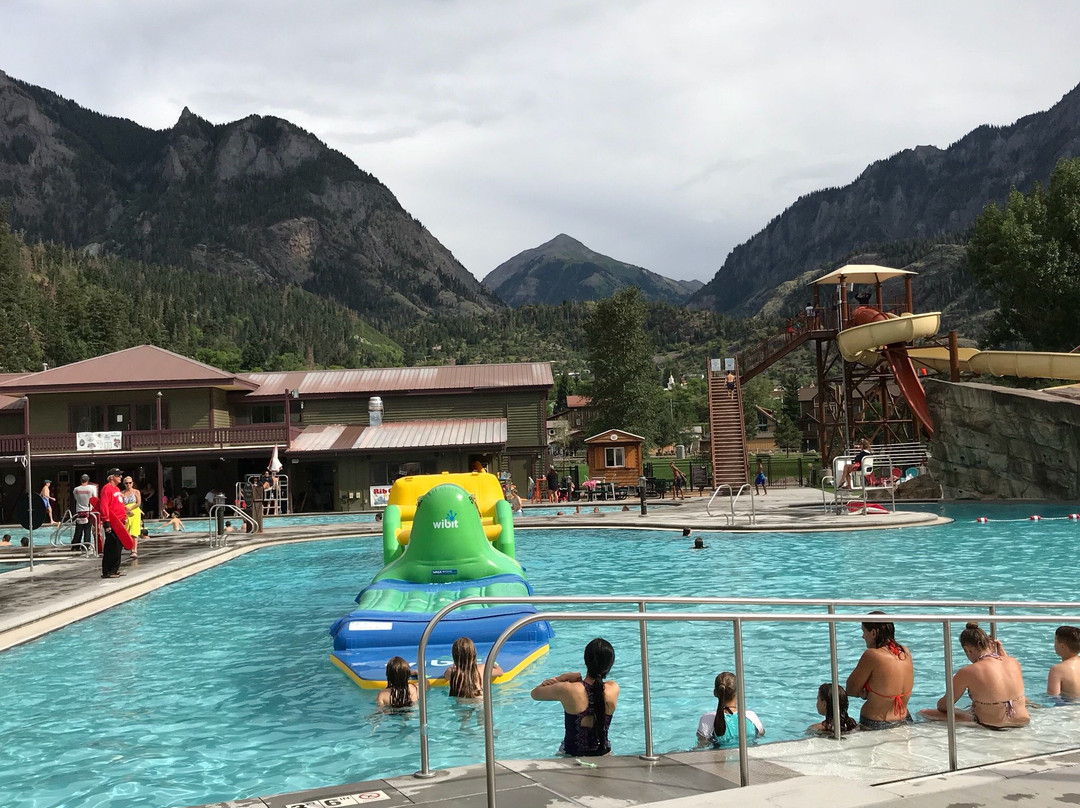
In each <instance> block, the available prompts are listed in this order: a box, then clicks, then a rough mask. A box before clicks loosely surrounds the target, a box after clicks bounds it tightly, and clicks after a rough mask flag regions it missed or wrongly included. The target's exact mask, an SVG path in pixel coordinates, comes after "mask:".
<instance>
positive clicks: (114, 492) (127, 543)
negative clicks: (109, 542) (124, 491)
mask: <svg viewBox="0 0 1080 808" xmlns="http://www.w3.org/2000/svg"><path fill="white" fill-rule="evenodd" d="M99 507H100V509H101V521H102V523H103V524H107V525H108V526H109V527H110V528H112V532H113V533H115V534H116V538H118V539H120V543H121V544H122V545H124V547H126V548H127V549H128V550H130V549H132V548H133V547H134V546H135V542H133V541H132V540H131V534H130V533H128V532H127V508H126V507H125V506H124V500H123V499H122V498H121V496H120V489H119V488H117V487H116V486H115V485H113V484H112V483H105V485H103V486H102V487H101V497H100V502H99Z"/></svg>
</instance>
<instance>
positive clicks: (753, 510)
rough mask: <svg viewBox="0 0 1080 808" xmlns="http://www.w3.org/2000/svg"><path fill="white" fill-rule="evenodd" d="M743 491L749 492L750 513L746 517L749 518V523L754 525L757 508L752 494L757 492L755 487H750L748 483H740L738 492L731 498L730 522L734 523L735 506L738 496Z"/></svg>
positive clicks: (737, 502)
mask: <svg viewBox="0 0 1080 808" xmlns="http://www.w3.org/2000/svg"><path fill="white" fill-rule="evenodd" d="M743 491H749V492H750V513H749V514H748V515H747V519H748V520H749V522H750V524H752V525H756V524H757V509H756V508H755V507H754V496H755V494H756V493H757V488H753V487H751V485H750V483H743V484H742V485H740V486H739V490H738V492H737V493H736V494H735V497H734V498H733V499H732V500H731V524H732V525H734V524H735V506H736V505H738V504H739V497H741V496H742V493H743Z"/></svg>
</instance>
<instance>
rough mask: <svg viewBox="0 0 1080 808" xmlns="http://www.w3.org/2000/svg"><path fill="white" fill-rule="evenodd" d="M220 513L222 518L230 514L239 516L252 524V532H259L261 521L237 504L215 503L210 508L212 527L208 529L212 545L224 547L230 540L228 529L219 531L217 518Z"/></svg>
mask: <svg viewBox="0 0 1080 808" xmlns="http://www.w3.org/2000/svg"><path fill="white" fill-rule="evenodd" d="M219 514H220V515H221V516H222V518H224V517H225V516H228V515H232V516H239V517H240V518H241V519H243V520H244V522H245V523H247V524H249V525H251V532H252V533H255V532H257V531H258V529H259V523H258V522H256V521H255V520H254V519H252V518H251V517H250V516H248V515H247V514H246V513H244V511H243V510H242V509H240V508H238V507H236V506H235V505H213V506H211V508H210V529H209V530H208V531H207V534H208V538H209V540H210V546H211V547H224V546H225V545H226V544H227V543H228V541H229V533H228V532H227V531H222V532H220V533H219V532H218V531H217V518H218V515H219Z"/></svg>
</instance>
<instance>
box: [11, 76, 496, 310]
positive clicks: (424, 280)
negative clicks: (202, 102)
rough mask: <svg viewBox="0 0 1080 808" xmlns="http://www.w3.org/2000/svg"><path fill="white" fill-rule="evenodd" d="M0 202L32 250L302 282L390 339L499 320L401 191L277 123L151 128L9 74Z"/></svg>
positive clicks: (189, 121)
mask: <svg viewBox="0 0 1080 808" xmlns="http://www.w3.org/2000/svg"><path fill="white" fill-rule="evenodd" d="M0 200H3V201H6V202H7V203H8V204H9V205H10V221H11V224H12V226H13V227H14V228H16V229H20V230H24V231H25V232H26V233H27V235H28V236H30V237H31V238H34V239H43V240H49V241H56V242H60V243H63V244H67V245H71V246H75V247H82V248H85V249H87V250H88V251H89V252H91V253H92V254H98V253H114V254H117V255H120V256H124V257H128V258H133V259H137V260H141V261H148V262H155V263H158V264H165V265H173V266H177V267H181V268H185V269H205V270H209V271H211V272H214V273H225V274H235V275H241V276H246V277H248V278H254V279H258V280H260V281H262V282H270V283H274V284H279V285H290V284H291V285H296V286H300V287H303V288H304V289H307V290H309V291H312V292H315V293H318V294H322V295H325V296H327V297H329V298H332V299H334V300H336V301H337V302H340V303H343V304H345V305H347V306H349V307H351V308H352V309H354V310H355V311H357V312H360V313H361V314H363V315H365V316H366V317H368V318H369V319H372V320H373V321H374V322H376V323H378V324H380V325H381V326H383V327H386V326H388V325H391V326H392V325H400V324H404V323H409V322H412V321H414V320H415V319H416V318H417V317H418V316H419V317H423V316H425V315H427V314H430V313H434V312H438V313H442V314H446V313H454V314H458V315H460V316H472V315H476V314H481V313H484V312H490V311H493V310H495V309H498V308H501V307H502V303H501V302H500V301H498V299H497V298H495V297H494V296H493V295H491V294H490V293H489V292H487V291H486V290H485V289H484V288H483V287H481V286H480V284H479V283H478V282H477V280H476V279H475V278H474V277H473V276H472V275H471V274H470V273H469V272H468V271H467V270H466V269H465V268H464V267H463V266H462V265H461V264H460V263H459V262H458V261H457V259H455V258H454V256H453V255H452V254H451V253H450V252H449V250H447V249H446V248H445V247H444V246H443V245H442V244H440V243H439V242H438V240H437V239H436V238H435V237H434V236H433V235H432V234H431V233H429V232H428V230H427V229H426V228H424V227H423V225H421V224H420V222H418V221H417V220H416V219H414V218H413V217H412V216H410V215H409V213H408V212H407V211H406V210H405V209H404V208H402V206H401V205H400V203H399V202H398V200H397V199H396V198H395V197H394V195H393V194H392V193H391V192H390V190H389V189H388V188H387V187H386V186H385V185H383V184H382V183H380V182H379V181H378V180H377V179H375V177H373V176H371V175H370V174H368V173H366V172H364V171H362V170H361V169H360V168H358V167H357V166H356V165H355V164H354V163H353V162H352V161H350V160H349V159H348V158H347V157H345V156H344V155H343V154H341V153H340V152H337V151H334V150H333V149H330V148H328V147H327V146H326V145H325V144H324V143H322V142H321V141H319V140H318V139H317V138H316V137H314V136H313V135H311V134H310V133H308V132H306V131H304V130H303V129H301V128H299V127H297V126H294V125H293V124H291V123H289V122H288V121H285V120H282V119H280V118H273V117H261V116H258V115H252V116H249V117H247V118H244V119H243V120H239V121H234V122H233V123H228V124H217V125H215V124H212V123H210V122H209V121H206V120H204V119H202V118H200V117H198V116H197V115H195V114H193V113H192V112H191V111H190V110H188V109H187V108H185V109H184V111H183V113H182V114H181V115H180V119H179V120H178V121H177V122H176V124H175V125H174V126H173V127H172V128H170V129H165V130H161V131H157V130H152V129H148V128H146V127H143V126H140V125H139V124H137V123H134V122H132V121H129V120H125V119H121V118H112V117H108V116H105V115H101V114H98V113H96V112H92V111H90V110H87V109H84V108H82V107H80V106H79V105H78V104H76V103H74V102H72V101H69V100H66V99H64V98H61V97H60V96H58V95H56V94H55V93H52V92H50V91H49V90H45V89H42V88H40V87H34V86H32V85H30V84H26V83H24V82H21V81H18V80H16V79H12V78H10V77H8V76H7V75H6V74H4V73H2V72H0Z"/></svg>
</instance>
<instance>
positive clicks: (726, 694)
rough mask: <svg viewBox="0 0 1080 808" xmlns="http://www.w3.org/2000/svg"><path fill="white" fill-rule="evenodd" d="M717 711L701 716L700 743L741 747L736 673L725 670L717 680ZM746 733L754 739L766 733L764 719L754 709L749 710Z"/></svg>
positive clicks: (715, 686) (698, 729) (715, 685)
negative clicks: (762, 722) (762, 720)
mask: <svg viewBox="0 0 1080 808" xmlns="http://www.w3.org/2000/svg"><path fill="white" fill-rule="evenodd" d="M713 695H714V696H716V710H715V711H714V712H711V713H704V714H703V715H702V716H701V718H700V719H698V728H697V738H698V745H699V746H714V747H722V746H737V745H738V743H739V708H738V706H737V704H736V698H737V695H738V689H737V681H736V679H735V674H734V673H731V672H730V671H724V672H723V673H721V674H720V675H719V676H717V677H716V681H715V682H714V683H713ZM746 734H747V736H748V737H750V738H755V737H759V736H761V735H764V734H765V727H764V726H762V724H761V719H760V718H758V717H757V713H755V712H754V711H753V710H747V711H746Z"/></svg>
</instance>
